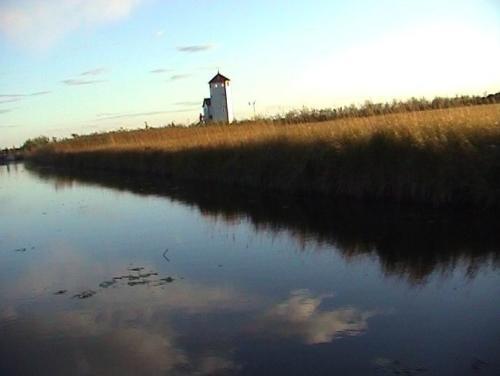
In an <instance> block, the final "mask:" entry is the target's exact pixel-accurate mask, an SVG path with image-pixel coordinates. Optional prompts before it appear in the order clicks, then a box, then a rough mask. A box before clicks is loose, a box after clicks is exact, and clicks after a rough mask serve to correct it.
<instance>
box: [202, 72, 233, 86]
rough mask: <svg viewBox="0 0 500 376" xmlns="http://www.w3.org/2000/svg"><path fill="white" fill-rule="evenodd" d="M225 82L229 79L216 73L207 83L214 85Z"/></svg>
mask: <svg viewBox="0 0 500 376" xmlns="http://www.w3.org/2000/svg"><path fill="white" fill-rule="evenodd" d="M226 81H231V80H230V79H229V78H227V77H226V76H224V75H222V74H220V73H219V72H217V74H216V75H215V76H214V78H212V79H211V80H210V81H209V82H208V83H209V84H215V83H220V82H222V83H224V82H226Z"/></svg>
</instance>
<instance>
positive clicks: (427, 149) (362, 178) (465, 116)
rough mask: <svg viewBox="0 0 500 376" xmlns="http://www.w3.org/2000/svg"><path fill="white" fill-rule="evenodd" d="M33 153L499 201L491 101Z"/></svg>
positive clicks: (220, 177)
mask: <svg viewBox="0 0 500 376" xmlns="http://www.w3.org/2000/svg"><path fill="white" fill-rule="evenodd" d="M33 158H34V159H35V160H38V161H43V162H49V163H54V164H58V165H63V166H66V167H71V168H89V169H96V168H97V169H104V170H113V171H119V172H127V173H129V172H132V173H146V174H149V173H151V174H156V175H160V176H168V177H172V178H178V179H196V180H208V181H220V182H224V183H229V184H237V185H242V186H249V187H254V188H258V189H262V190H267V189H273V190H274V189H276V190H283V191H294V192H298V191H300V192H308V193H321V194H327V195H347V196H352V197H358V198H379V199H391V200H396V201H417V202H429V203H432V204H436V205H441V204H450V203H459V204H460V203H468V204H475V205H481V206H491V205H498V204H499V203H500V105H486V106H475V107H462V108H455V109H445V110H434V111H423V112H414V113H402V114H393V115H386V116H373V117H365V118H351V119H340V120H336V121H332V122H322V123H307V124H294V125H283V124H276V123H265V122H260V123H259V122H256V123H250V124H246V125H244V126H220V125H219V126H217V125H214V126H210V127H200V128H188V129H184V128H167V129H150V130H141V131H131V132H112V133H107V134H100V135H92V136H85V137H79V138H76V139H74V140H68V141H63V142H58V143H53V144H49V145H48V146H47V147H45V148H42V149H39V150H38V151H37V152H36V153H35V154H34V155H33Z"/></svg>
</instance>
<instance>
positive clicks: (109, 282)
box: [99, 280, 116, 289]
mask: <svg viewBox="0 0 500 376" xmlns="http://www.w3.org/2000/svg"><path fill="white" fill-rule="evenodd" d="M115 283H116V281H115V280H113V281H104V282H101V283H99V287H102V288H103V289H107V288H108V287H111V286H113V285H114V284H115Z"/></svg>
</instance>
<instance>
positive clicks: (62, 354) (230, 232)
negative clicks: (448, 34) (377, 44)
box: [0, 164, 500, 375]
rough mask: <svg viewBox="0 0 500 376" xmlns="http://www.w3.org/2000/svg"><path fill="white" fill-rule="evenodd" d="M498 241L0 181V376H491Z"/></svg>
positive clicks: (367, 216)
mask: <svg viewBox="0 0 500 376" xmlns="http://www.w3.org/2000/svg"><path fill="white" fill-rule="evenodd" d="M499 265H500V231H499V226H498V224H497V223H495V220H492V219H491V218H490V219H486V218H474V219H472V218H470V217H469V216H468V215H458V214H456V213H454V214H453V215H450V214H446V215H445V214H436V213H433V212H426V213H418V214H415V212H414V211H410V210H406V209H401V208H388V207H387V208H384V207H379V208H377V209H372V208H371V209H368V208H367V207H366V206H365V205H362V204H359V205H349V206H344V205H339V204H338V203H336V204H334V203H326V202H322V201H319V200H317V201H311V200H301V201H296V200H291V199H286V198H280V197H277V196H274V197H273V196H266V197H264V196H255V195H252V194H251V192H238V193H236V192H233V193H228V192H223V191H218V190H217V189H214V188H213V187H210V186H209V185H208V184H207V185H203V184H197V185H196V189H193V187H190V188H188V187H179V186H175V185H172V184H167V183H161V184H158V183H157V182H154V181H152V180H151V179H135V180H133V179H130V178H123V177H113V176H109V175H103V176H101V177H97V176H95V175H94V176H92V175H89V176H79V177H74V176H73V177H68V176H67V175H63V174H54V173H52V172H47V171H43V170H39V171H33V170H31V169H30V170H28V169H27V168H26V167H25V166H24V165H22V164H17V165H10V166H0V360H1V361H0V374H2V375H30V374H37V375H69V374H76V375H141V374H145V375H157V374H158V375H164V374H169V375H191V374H196V375H214V374H242V375H257V374H272V375H280V374H283V375H305V374H314V375H333V374H338V375H351V374H353V375H356V374H362V375H364V374H366V375H397V374H401V375H476V374H480V375H498V374H500V361H499V357H498V354H499V353H500V321H499V318H500V301H499V298H498V297H499V296H500V269H499Z"/></svg>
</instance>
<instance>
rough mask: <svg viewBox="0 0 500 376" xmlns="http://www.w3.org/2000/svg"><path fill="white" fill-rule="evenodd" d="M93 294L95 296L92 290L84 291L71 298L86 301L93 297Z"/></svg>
mask: <svg viewBox="0 0 500 376" xmlns="http://www.w3.org/2000/svg"><path fill="white" fill-rule="evenodd" d="M95 294H96V292H95V291H94V290H86V291H82V292H81V293H79V294H76V295H73V298H77V299H87V298H90V297H92V296H94V295H95Z"/></svg>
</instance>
